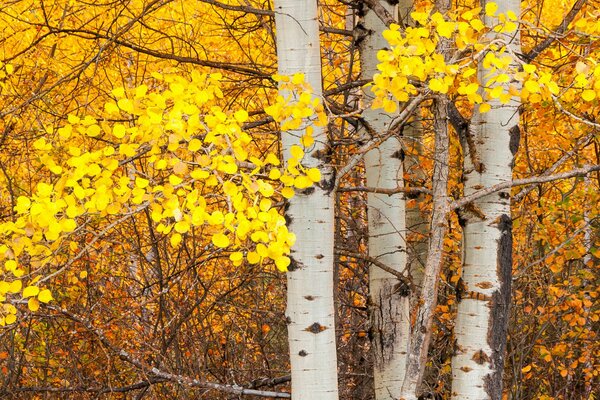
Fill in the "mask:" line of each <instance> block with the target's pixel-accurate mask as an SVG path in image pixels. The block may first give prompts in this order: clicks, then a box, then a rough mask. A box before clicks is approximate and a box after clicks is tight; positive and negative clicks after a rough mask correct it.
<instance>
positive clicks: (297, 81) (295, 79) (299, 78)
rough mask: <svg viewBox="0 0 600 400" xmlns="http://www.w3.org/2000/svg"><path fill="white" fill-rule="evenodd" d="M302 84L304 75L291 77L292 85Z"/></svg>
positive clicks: (299, 74) (296, 74)
mask: <svg viewBox="0 0 600 400" xmlns="http://www.w3.org/2000/svg"><path fill="white" fill-rule="evenodd" d="M302 82H304V74H303V73H301V72H297V73H295V74H294V76H293V77H292V83H293V84H294V85H299V84H301V83H302Z"/></svg>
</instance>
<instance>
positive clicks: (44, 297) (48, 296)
mask: <svg viewBox="0 0 600 400" xmlns="http://www.w3.org/2000/svg"><path fill="white" fill-rule="evenodd" d="M37 298H38V300H39V301H41V302H42V303H49V302H50V301H51V300H53V298H52V293H51V292H50V290H48V289H44V290H42V291H41V292H40V293H39V294H38V295H37Z"/></svg>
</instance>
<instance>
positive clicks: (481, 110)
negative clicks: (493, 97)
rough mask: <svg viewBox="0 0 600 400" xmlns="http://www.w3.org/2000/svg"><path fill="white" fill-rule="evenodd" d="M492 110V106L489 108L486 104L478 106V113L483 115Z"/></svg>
mask: <svg viewBox="0 0 600 400" xmlns="http://www.w3.org/2000/svg"><path fill="white" fill-rule="evenodd" d="M491 109H492V106H490V105H489V104H488V103H483V104H480V105H479V112H480V113H482V114H484V113H486V112H488V111H490V110H491Z"/></svg>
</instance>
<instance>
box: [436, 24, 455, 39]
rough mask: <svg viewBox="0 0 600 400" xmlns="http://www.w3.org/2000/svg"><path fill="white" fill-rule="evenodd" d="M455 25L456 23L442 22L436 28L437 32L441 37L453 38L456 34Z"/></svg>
mask: <svg viewBox="0 0 600 400" xmlns="http://www.w3.org/2000/svg"><path fill="white" fill-rule="evenodd" d="M454 28H455V24H454V22H446V21H443V22H440V23H439V24H438V26H437V27H436V31H437V33H438V34H439V35H440V36H443V37H445V38H451V37H452V33H453V32H454Z"/></svg>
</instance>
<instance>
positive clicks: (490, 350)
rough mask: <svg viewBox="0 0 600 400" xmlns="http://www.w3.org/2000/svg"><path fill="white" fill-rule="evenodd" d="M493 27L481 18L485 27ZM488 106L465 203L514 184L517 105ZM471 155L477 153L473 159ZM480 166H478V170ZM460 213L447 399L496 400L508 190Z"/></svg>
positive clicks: (504, 308) (478, 126)
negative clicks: (458, 288)
mask: <svg viewBox="0 0 600 400" xmlns="http://www.w3.org/2000/svg"><path fill="white" fill-rule="evenodd" d="M483 5H485V4H483ZM498 6H499V10H498V11H499V12H502V13H506V12H507V11H508V10H512V11H513V12H515V13H516V14H517V15H518V14H519V7H520V2H519V1H518V0H503V1H502V2H498ZM491 23H493V21H491V20H489V18H487V17H486V24H488V25H489V24H491ZM499 35H502V34H499ZM501 38H502V39H504V40H505V41H506V42H507V44H508V46H510V47H511V50H512V51H513V52H515V53H518V52H519V50H520V46H519V36H518V35H516V36H508V35H505V36H502V37H501ZM488 72H489V71H488V70H486V69H485V68H484V67H482V66H480V67H479V70H478V75H479V80H480V81H481V82H485V78H484V77H485V75H486V74H487V73H488ZM512 84H513V85H514V84H515V83H514V82H513V83H512ZM489 103H490V105H491V106H492V110H491V111H490V112H488V113H486V114H481V113H479V111H478V109H477V107H476V109H475V111H474V115H473V119H472V121H471V124H470V127H471V133H472V138H473V140H474V146H475V147H474V148H473V150H472V149H471V147H472V146H471V145H469V146H468V151H467V154H465V157H464V181H465V186H464V192H465V199H467V198H469V196H473V195H474V193H477V192H478V191H481V190H482V189H485V188H489V187H493V186H494V185H498V184H500V183H503V182H511V180H512V165H513V160H514V155H515V154H516V152H517V150H518V143H519V136H520V135H519V129H518V121H519V114H518V108H519V99H518V98H513V99H512V100H511V101H510V102H509V103H508V104H502V103H500V102H499V101H497V100H491V101H489ZM472 151H476V152H477V157H473V154H471V153H472ZM477 163H480V164H481V166H482V167H481V168H478V166H477ZM509 186H510V185H509ZM460 214H461V218H462V221H463V222H464V228H463V240H464V256H463V269H462V282H463V285H464V287H463V298H462V301H460V302H459V303H458V311H457V318H456V323H455V328H454V333H455V337H456V353H455V355H454V356H453V358H452V399H453V400H475V399H476V400H500V399H501V398H502V373H503V369H504V352H505V347H506V329H507V323H508V312H509V308H508V306H509V302H510V295H511V285H510V283H511V273H512V229H511V226H512V223H511V217H510V215H511V210H510V189H508V188H507V189H504V190H498V191H495V192H490V193H489V194H487V195H485V196H480V197H477V198H476V199H475V198H474V199H473V200H470V201H469V202H468V203H464V205H463V209H461V213H460Z"/></svg>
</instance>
